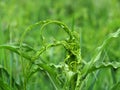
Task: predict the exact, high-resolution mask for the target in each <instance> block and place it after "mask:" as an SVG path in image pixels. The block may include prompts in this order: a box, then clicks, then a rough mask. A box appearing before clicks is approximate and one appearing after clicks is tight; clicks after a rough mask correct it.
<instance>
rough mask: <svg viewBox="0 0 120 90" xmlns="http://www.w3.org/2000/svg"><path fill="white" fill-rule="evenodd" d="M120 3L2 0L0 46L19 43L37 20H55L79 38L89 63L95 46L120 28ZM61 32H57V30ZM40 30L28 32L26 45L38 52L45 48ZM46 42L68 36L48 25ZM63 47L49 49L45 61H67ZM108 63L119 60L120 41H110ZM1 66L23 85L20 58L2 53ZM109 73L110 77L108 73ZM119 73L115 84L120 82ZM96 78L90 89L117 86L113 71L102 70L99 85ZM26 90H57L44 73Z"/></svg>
mask: <svg viewBox="0 0 120 90" xmlns="http://www.w3.org/2000/svg"><path fill="white" fill-rule="evenodd" d="M119 9H120V0H0V44H6V43H13V42H19V40H20V37H21V35H22V34H23V32H24V31H25V29H26V28H27V27H28V26H29V25H31V24H34V23H36V22H38V21H41V20H46V19H52V20H59V21H62V22H64V23H65V24H66V25H68V27H69V28H70V29H71V30H73V31H77V32H78V34H79V35H80V43H81V53H82V58H83V59H84V60H86V61H89V60H90V58H91V57H92V56H93V54H94V50H95V49H96V47H98V46H99V45H101V44H102V42H103V40H104V39H105V37H106V35H108V34H109V33H111V32H114V31H116V30H117V29H118V28H119V27H120V10H119ZM56 29H58V30H56ZM39 33H40V31H39V27H36V28H34V29H33V30H32V31H31V32H29V33H28V34H27V36H26V38H25V39H24V42H25V43H27V44H29V45H31V46H32V47H34V48H36V49H39V48H40V47H41V46H42V43H41V40H40V34H39ZM43 34H44V36H45V38H46V42H48V43H51V42H53V41H54V39H57V40H61V39H65V38H67V37H68V36H67V34H66V33H65V32H64V31H61V29H60V28H59V27H57V26H56V25H49V26H47V27H46V28H45V31H44V32H43ZM62 48H63V47H57V48H55V49H54V48H53V49H50V50H49V51H47V52H46V53H45V54H44V55H43V59H48V58H49V60H48V61H49V62H54V63H58V62H59V61H60V60H63V59H64V57H63V56H64V53H65V52H64V49H62ZM103 58H105V60H106V61H109V60H110V61H114V60H116V61H119V60H120V38H118V39H116V40H115V41H111V43H110V45H109V46H108V48H107V49H106V51H105V52H104V54H103V57H102V59H103ZM0 63H1V65H3V66H4V67H5V68H7V70H8V71H9V72H10V73H11V74H12V75H13V76H14V77H15V79H16V81H17V82H18V83H19V82H20V77H22V74H21V67H22V66H21V61H20V57H19V56H18V55H16V54H14V53H12V52H10V51H7V50H0ZM26 63H27V61H25V65H26ZM106 73H107V74H106ZM119 73H120V72H119V70H118V71H116V72H115V75H116V79H115V82H118V81H120V78H119V76H118V75H119ZM92 76H93V75H90V77H91V78H90V79H88V82H87V85H86V86H87V87H88V88H87V90H109V89H110V88H109V87H110V86H111V85H112V84H113V83H114V82H113V81H112V79H111V74H110V70H107V71H105V70H101V71H100V72H99V73H98V75H97V80H96V83H94V84H93V88H92V89H91V87H90V86H91V83H92V82H94V81H93V77H92ZM103 88H105V89H103ZM27 90H54V88H53V86H52V84H51V82H50V80H49V78H48V77H46V75H45V74H44V73H42V74H41V73H36V74H35V75H34V76H33V77H32V78H31V80H30V82H29V83H28V84H27Z"/></svg>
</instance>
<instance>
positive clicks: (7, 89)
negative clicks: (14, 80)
mask: <svg viewBox="0 0 120 90" xmlns="http://www.w3.org/2000/svg"><path fill="white" fill-rule="evenodd" d="M0 88H2V90H12V89H10V87H9V85H8V84H7V83H5V82H4V81H3V80H2V79H0Z"/></svg>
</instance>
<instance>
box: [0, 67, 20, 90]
mask: <svg viewBox="0 0 120 90" xmlns="http://www.w3.org/2000/svg"><path fill="white" fill-rule="evenodd" d="M0 76H1V77H0V87H2V86H3V87H4V86H6V88H7V89H5V90H9V83H8V81H10V78H11V79H12V85H15V86H16V87H17V88H18V90H19V89H20V85H19V84H17V83H16V82H15V80H14V78H13V77H12V76H10V74H9V73H8V71H7V70H6V69H5V68H4V67H2V66H1V65H0ZM2 77H5V78H6V79H7V80H8V81H6V82H5V80H6V79H5V80H4V82H3V80H2V79H3V78H2ZM3 87H2V88H3ZM13 87H14V86H13Z"/></svg>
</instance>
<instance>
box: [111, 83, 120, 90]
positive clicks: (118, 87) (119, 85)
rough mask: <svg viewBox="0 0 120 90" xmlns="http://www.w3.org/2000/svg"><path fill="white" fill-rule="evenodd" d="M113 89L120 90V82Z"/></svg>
mask: <svg viewBox="0 0 120 90" xmlns="http://www.w3.org/2000/svg"><path fill="white" fill-rule="evenodd" d="M111 90H120V82H118V83H116V84H115V85H114V86H113V87H112V88H111Z"/></svg>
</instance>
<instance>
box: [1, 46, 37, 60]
mask: <svg viewBox="0 0 120 90" xmlns="http://www.w3.org/2000/svg"><path fill="white" fill-rule="evenodd" d="M2 48H3V49H8V50H10V51H12V52H14V53H17V54H18V55H22V56H23V57H24V58H26V59H28V60H31V55H32V54H30V55H29V54H28V51H31V52H35V50H34V49H33V48H32V47H30V46H29V45H27V44H22V47H21V48H20V44H5V45H0V49H2ZM20 49H22V51H21V50H20ZM26 52H27V53H26Z"/></svg>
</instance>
